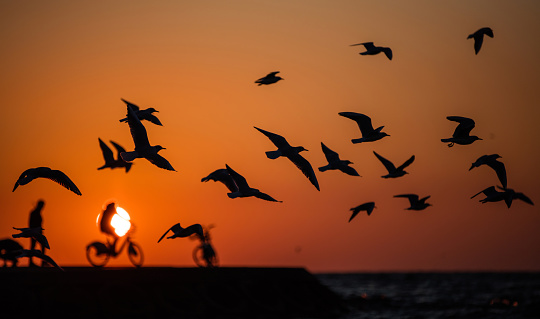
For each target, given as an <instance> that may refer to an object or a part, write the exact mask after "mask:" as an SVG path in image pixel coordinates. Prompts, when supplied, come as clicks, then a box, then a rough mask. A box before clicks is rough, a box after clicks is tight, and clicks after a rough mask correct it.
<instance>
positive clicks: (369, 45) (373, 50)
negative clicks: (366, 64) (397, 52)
mask: <svg viewBox="0 0 540 319" xmlns="http://www.w3.org/2000/svg"><path fill="white" fill-rule="evenodd" d="M357 45H363V46H364V48H366V51H364V52H360V53H359V54H360V55H375V54H379V53H381V52H384V54H385V55H386V57H387V58H388V60H392V49H390V48H387V47H378V46H375V45H374V44H373V42H363V43H356V44H351V46H352V47H353V46H357Z"/></svg>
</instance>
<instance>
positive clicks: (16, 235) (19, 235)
mask: <svg viewBox="0 0 540 319" xmlns="http://www.w3.org/2000/svg"><path fill="white" fill-rule="evenodd" d="M11 236H12V237H13V238H21V237H22V234H14V235H11Z"/></svg>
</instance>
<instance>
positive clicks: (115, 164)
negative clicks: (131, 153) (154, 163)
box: [98, 138, 133, 173]
mask: <svg viewBox="0 0 540 319" xmlns="http://www.w3.org/2000/svg"><path fill="white" fill-rule="evenodd" d="M98 140H99V147H100V148H101V153H102V154H103V159H104V160H105V164H103V166H101V167H99V168H98V170H102V169H105V168H110V169H115V168H125V169H126V173H127V172H129V170H130V169H131V165H133V163H128V162H126V161H124V160H123V159H122V157H121V156H120V153H122V152H125V151H126V150H125V149H124V148H123V147H122V146H120V145H118V144H117V143H115V142H113V141H111V144H112V145H113V146H114V148H116V153H117V156H116V158H114V155H113V152H112V151H111V149H110V148H109V147H108V146H107V144H105V142H103V141H102V140H101V139H100V138H98Z"/></svg>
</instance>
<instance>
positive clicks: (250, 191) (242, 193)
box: [225, 164, 281, 203]
mask: <svg viewBox="0 0 540 319" xmlns="http://www.w3.org/2000/svg"><path fill="white" fill-rule="evenodd" d="M225 167H227V171H228V172H229V175H230V176H231V177H232V179H233V180H234V183H235V184H236V186H238V190H237V191H235V192H233V191H231V192H230V193H227V196H229V198H237V197H251V196H254V197H257V198H260V199H264V200H267V201H270V202H279V203H281V201H278V200H276V199H274V198H273V197H272V196H270V195H268V194H265V193H263V192H261V191H259V190H258V189H256V188H251V187H249V185H248V183H247V181H246V179H245V178H244V177H243V176H242V175H240V174H238V173H237V172H235V171H234V170H233V169H232V168H230V167H229V165H227V164H225Z"/></svg>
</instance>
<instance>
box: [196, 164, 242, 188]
mask: <svg viewBox="0 0 540 319" xmlns="http://www.w3.org/2000/svg"><path fill="white" fill-rule="evenodd" d="M208 181H214V182H221V183H223V185H225V186H226V187H227V188H228V189H229V190H230V191H231V193H234V192H237V191H238V186H236V183H235V182H234V179H233V178H232V176H231V174H229V171H228V170H227V169H226V168H220V169H216V170H215V171H213V172H212V173H210V174H208V176H206V177H203V178H202V179H201V182H208Z"/></svg>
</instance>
